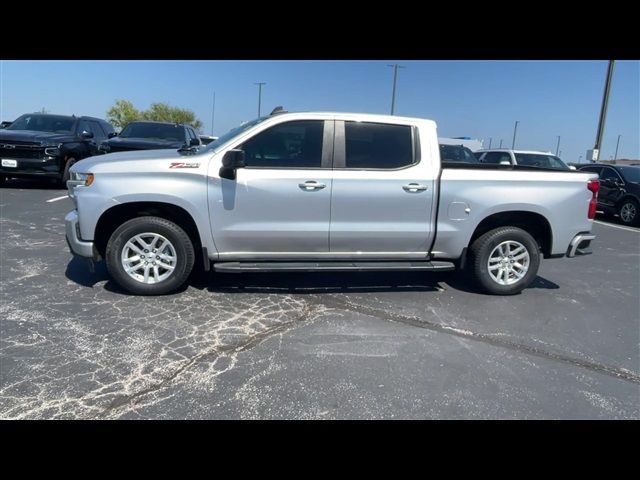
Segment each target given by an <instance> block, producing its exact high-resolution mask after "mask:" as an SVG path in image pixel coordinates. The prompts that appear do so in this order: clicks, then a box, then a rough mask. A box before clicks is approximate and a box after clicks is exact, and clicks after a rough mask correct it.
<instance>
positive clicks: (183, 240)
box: [105, 217, 195, 295]
mask: <svg viewBox="0 0 640 480" xmlns="http://www.w3.org/2000/svg"><path fill="white" fill-rule="evenodd" d="M105 260H106V263H107V270H108V271H109V274H110V275H111V277H112V278H113V279H114V280H115V281H116V283H118V285H120V286H121V287H122V288H124V289H125V290H128V291H129V292H131V293H134V294H138V295H162V294H165V293H170V292H173V291H174V290H177V289H178V288H180V287H181V286H182V285H183V284H184V282H185V281H186V280H187V278H188V277H189V274H190V273H191V270H192V269H193V264H194V260H195V253H194V250H193V244H192V242H191V239H190V238H189V236H188V235H187V234H186V233H185V231H184V230H183V229H182V228H180V227H179V226H178V225H176V224H175V223H173V222H170V221H169V220H166V219H164V218H160V217H138V218H134V219H132V220H129V221H127V222H125V223H123V224H122V225H120V227H118V228H117V229H116V231H115V232H113V234H112V235H111V238H110V239H109V243H107V249H106V253H105Z"/></svg>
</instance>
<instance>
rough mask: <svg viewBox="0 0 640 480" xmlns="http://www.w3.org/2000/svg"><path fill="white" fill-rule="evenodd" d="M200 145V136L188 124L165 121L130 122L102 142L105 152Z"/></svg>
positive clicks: (102, 148)
mask: <svg viewBox="0 0 640 480" xmlns="http://www.w3.org/2000/svg"><path fill="white" fill-rule="evenodd" d="M198 145H201V142H200V138H199V137H198V135H197V134H196V132H195V130H194V129H193V127H192V126H190V125H182V124H179V123H165V122H147V121H139V122H131V123H129V124H127V126H126V127H124V128H123V129H122V132H120V133H119V134H118V136H117V137H115V138H112V139H110V140H108V141H106V142H104V143H103V144H102V146H101V150H102V151H103V152H105V153H113V152H123V151H127V150H156V149H165V148H171V149H179V148H183V147H187V148H188V147H192V146H198Z"/></svg>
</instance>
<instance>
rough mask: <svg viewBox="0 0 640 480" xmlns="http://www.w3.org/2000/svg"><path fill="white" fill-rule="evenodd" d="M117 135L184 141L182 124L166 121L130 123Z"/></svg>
mask: <svg viewBox="0 0 640 480" xmlns="http://www.w3.org/2000/svg"><path fill="white" fill-rule="evenodd" d="M118 136H119V137H121V138H153V139H157V140H171V141H175V142H183V143H184V141H185V134H184V127H183V126H182V125H170V124H166V123H130V124H129V125H127V126H126V127H124V129H123V130H122V132H121V133H120V135H118Z"/></svg>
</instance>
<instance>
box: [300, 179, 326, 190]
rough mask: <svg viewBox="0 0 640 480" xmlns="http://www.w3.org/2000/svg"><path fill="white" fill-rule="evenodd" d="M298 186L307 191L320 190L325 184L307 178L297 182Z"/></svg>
mask: <svg viewBox="0 0 640 480" xmlns="http://www.w3.org/2000/svg"><path fill="white" fill-rule="evenodd" d="M298 186H299V187H300V188H301V189H302V190H306V191H308V192H310V191H313V190H322V189H323V188H324V187H326V185H325V184H324V183H318V182H316V181H315V180H307V181H306V182H304V183H299V184H298Z"/></svg>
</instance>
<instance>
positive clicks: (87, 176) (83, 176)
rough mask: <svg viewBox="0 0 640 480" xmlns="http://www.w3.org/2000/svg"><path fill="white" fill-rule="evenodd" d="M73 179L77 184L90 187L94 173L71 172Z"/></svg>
mask: <svg viewBox="0 0 640 480" xmlns="http://www.w3.org/2000/svg"><path fill="white" fill-rule="evenodd" d="M71 180H72V181H73V182H74V183H76V185H84V186H85V187H88V186H89V185H91V184H92V183H93V173H78V172H71Z"/></svg>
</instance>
